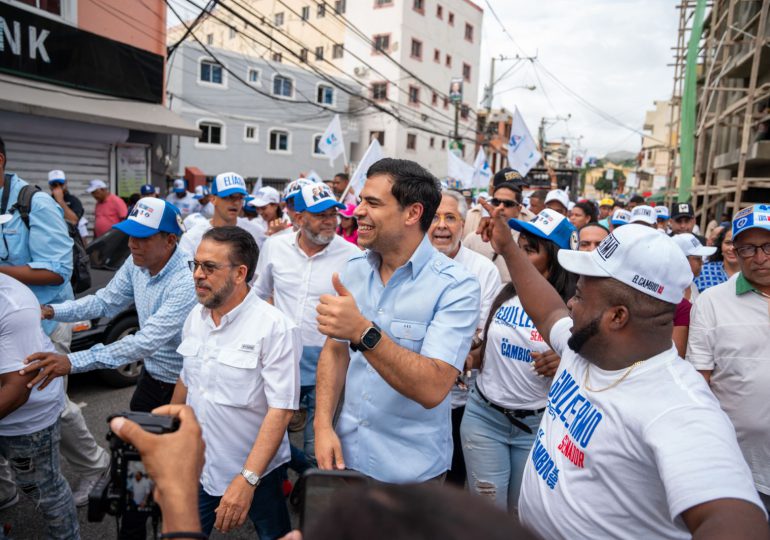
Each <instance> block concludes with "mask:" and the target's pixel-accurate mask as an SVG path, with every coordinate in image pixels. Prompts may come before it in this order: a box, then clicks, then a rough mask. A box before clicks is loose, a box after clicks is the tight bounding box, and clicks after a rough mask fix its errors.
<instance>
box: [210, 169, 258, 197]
mask: <svg viewBox="0 0 770 540" xmlns="http://www.w3.org/2000/svg"><path fill="white" fill-rule="evenodd" d="M211 194H212V195H216V196H217V197H229V196H230V195H243V196H244V197H246V196H247V195H248V194H249V192H248V191H247V190H246V182H245V181H244V179H243V176H241V175H240V174H238V173H234V172H224V173H220V174H218V175H217V176H216V178H214V183H212V184H211Z"/></svg>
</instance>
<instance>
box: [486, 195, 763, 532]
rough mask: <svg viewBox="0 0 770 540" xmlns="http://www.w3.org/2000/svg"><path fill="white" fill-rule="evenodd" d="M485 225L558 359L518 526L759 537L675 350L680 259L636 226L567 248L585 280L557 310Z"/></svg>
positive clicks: (696, 382)
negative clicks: (591, 244) (583, 247)
mask: <svg viewBox="0 0 770 540" xmlns="http://www.w3.org/2000/svg"><path fill="white" fill-rule="evenodd" d="M489 210H491V207H490V208H489ZM491 225H492V227H491V229H492V230H491V231H485V234H486V236H488V237H489V236H491V239H492V243H493V244H495V247H496V249H497V250H498V251H499V252H500V253H501V254H502V255H503V257H504V258H505V261H506V263H507V264H508V269H509V270H510V273H511V277H512V282H513V283H514V285H515V286H516V290H517V291H518V293H519V298H520V300H521V303H522V306H523V307H524V309H525V311H526V312H527V314H528V315H529V316H530V318H531V319H532V321H533V322H534V323H535V326H536V328H537V330H538V331H539V332H540V335H541V336H542V337H543V339H545V341H546V342H547V343H548V344H549V345H550V346H551V347H552V348H553V350H554V351H556V353H558V354H559V355H560V356H561V363H560V365H559V368H558V370H557V372H556V375H555V376H554V381H553V384H552V385H551V389H550V391H549V394H548V404H547V408H546V414H545V415H544V416H543V422H542V423H541V424H540V429H539V430H538V433H537V435H536V439H535V445H534V447H533V448H532V452H531V453H530V458H529V460H528V462H527V466H526V469H525V471H524V479H523V483H522V489H521V497H520V499H519V512H520V516H521V518H522V522H523V523H524V524H525V525H527V526H529V527H530V528H532V529H533V530H534V531H535V532H536V533H538V534H539V535H540V536H542V537H544V538H549V539H551V538H559V539H561V538H691V537H694V538H767V535H768V533H769V532H770V531H768V527H767V514H766V512H765V511H764V509H763V508H762V503H761V502H760V499H759V496H758V495H757V492H756V490H755V489H754V485H753V483H752V481H751V473H750V471H749V468H748V466H747V465H746V462H745V461H744V460H743V459H742V456H741V453H740V449H739V447H738V443H737V441H736V439H735V432H734V430H733V428H732V426H731V424H730V421H729V419H728V418H727V416H726V415H725V414H724V412H723V411H722V410H721V409H720V407H719V403H718V402H717V400H716V398H714V396H713V394H712V393H711V391H710V390H709V389H708V386H707V385H706V384H705V381H704V380H703V378H702V377H700V376H699V375H698V374H697V372H696V371H695V370H694V369H692V366H690V365H688V364H687V363H686V362H682V361H681V360H680V359H679V358H678V355H677V352H676V349H675V347H674V346H673V344H672V341H671V333H672V329H673V318H674V311H675V308H676V304H677V303H679V301H680V300H681V299H682V291H684V289H685V288H686V287H687V285H689V283H690V281H691V280H692V273H691V272H690V269H689V265H688V263H687V260H686V258H685V256H684V253H682V251H681V249H679V247H678V246H677V245H676V244H675V243H674V242H673V240H671V239H670V238H668V237H667V236H664V235H661V234H659V233H658V232H657V231H655V230H653V229H652V228H649V227H639V226H631V225H629V226H624V227H621V228H619V229H616V230H615V231H614V232H613V233H612V234H610V235H609V236H608V237H607V238H605V239H604V240H603V241H602V243H601V244H599V247H597V248H596V250H594V251H591V252H580V251H571V250H566V249H562V250H561V251H559V255H558V257H559V263H560V264H561V266H562V267H563V268H565V269H567V270H569V271H571V272H574V273H576V274H578V275H580V278H579V280H578V283H577V290H576V293H575V296H574V297H573V298H571V299H570V300H569V303H568V305H565V304H564V302H563V301H562V299H561V298H560V297H559V295H558V294H557V293H556V292H555V291H554V290H553V288H552V287H551V286H550V285H549V284H548V282H547V281H546V279H545V278H543V277H542V276H541V275H540V274H539V272H538V271H537V270H536V269H535V267H534V266H532V264H531V263H530V262H529V260H528V258H527V256H526V254H524V252H523V251H521V250H520V249H519V248H518V246H516V244H514V243H513V242H512V241H511V236H510V233H509V232H508V230H507V229H508V226H507V224H506V223H505V221H504V220H503V219H502V217H500V216H499V211H495V218H494V219H493V220H492V222H491Z"/></svg>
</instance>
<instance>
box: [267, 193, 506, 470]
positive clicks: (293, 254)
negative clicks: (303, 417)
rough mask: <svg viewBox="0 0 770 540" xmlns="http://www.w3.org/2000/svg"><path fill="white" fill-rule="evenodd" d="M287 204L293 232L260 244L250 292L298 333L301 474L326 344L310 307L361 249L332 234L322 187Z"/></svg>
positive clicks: (295, 456)
mask: <svg viewBox="0 0 770 540" xmlns="http://www.w3.org/2000/svg"><path fill="white" fill-rule="evenodd" d="M292 201H293V204H294V209H295V210H296V211H297V215H296V217H295V220H296V221H297V224H298V225H299V232H297V233H295V234H278V235H274V236H271V237H270V238H269V239H268V240H267V241H266V242H265V245H264V247H263V250H262V253H261V254H260V257H259V263H258V264H257V282H256V284H255V286H254V288H255V289H256V293H257V295H259V296H260V297H261V298H262V299H264V300H268V299H269V298H272V299H273V305H274V306H275V307H277V308H278V309H279V310H281V312H283V314H284V315H286V316H287V317H288V318H289V319H290V320H291V321H292V322H293V323H294V324H296V325H297V326H299V328H300V332H301V336H302V358H301V360H300V384H301V389H300V401H305V400H306V401H307V422H306V424H305V434H304V435H305V441H304V452H302V451H300V450H297V449H292V463H291V467H292V468H294V469H296V470H297V472H299V473H302V472H303V471H304V470H305V469H307V468H308V467H310V466H313V465H315V450H314V448H313V446H314V445H313V442H314V433H313V418H314V411H315V377H316V368H317V367H318V356H319V355H320V354H321V348H322V347H323V344H324V341H326V337H325V336H324V335H323V334H321V333H320V332H319V331H318V323H317V322H316V310H315V308H316V306H317V305H318V299H319V297H320V296H321V295H322V294H334V292H335V291H334V287H333V286H332V274H334V272H339V270H340V268H343V267H344V266H345V264H347V262H348V261H349V260H350V259H351V258H352V257H355V256H356V255H360V254H361V250H360V249H358V248H357V247H356V246H355V245H353V244H351V243H350V242H346V241H345V240H343V238H342V237H341V236H339V235H337V223H338V218H337V214H338V211H339V209H341V208H344V206H343V205H342V204H341V203H338V202H337V200H336V198H335V197H334V193H332V190H331V189H330V188H329V187H328V186H326V184H315V183H311V184H308V185H305V186H304V187H302V189H301V190H300V191H298V192H295V193H294V195H293V196H292ZM287 202H288V201H287ZM490 264H491V263H490Z"/></svg>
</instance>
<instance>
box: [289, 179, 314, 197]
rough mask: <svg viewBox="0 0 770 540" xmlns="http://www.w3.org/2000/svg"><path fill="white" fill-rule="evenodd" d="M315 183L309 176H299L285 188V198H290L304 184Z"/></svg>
mask: <svg viewBox="0 0 770 540" xmlns="http://www.w3.org/2000/svg"><path fill="white" fill-rule="evenodd" d="M313 184H315V182H313V181H312V180H310V179H309V178H297V179H296V180H292V181H291V182H289V183H288V184H287V185H286V187H285V188H283V200H284V201H285V200H288V199H290V198H292V197H294V196H295V195H296V194H297V193H299V191H300V190H301V189H302V188H303V187H304V186H311V185H313Z"/></svg>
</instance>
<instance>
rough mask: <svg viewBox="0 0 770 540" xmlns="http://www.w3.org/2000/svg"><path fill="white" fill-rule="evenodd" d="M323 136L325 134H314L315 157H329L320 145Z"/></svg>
mask: <svg viewBox="0 0 770 540" xmlns="http://www.w3.org/2000/svg"><path fill="white" fill-rule="evenodd" d="M321 137H323V135H313V156H314V157H324V158H325V157H327V156H326V154H324V153H323V152H321V148H319V145H320V144H321Z"/></svg>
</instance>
